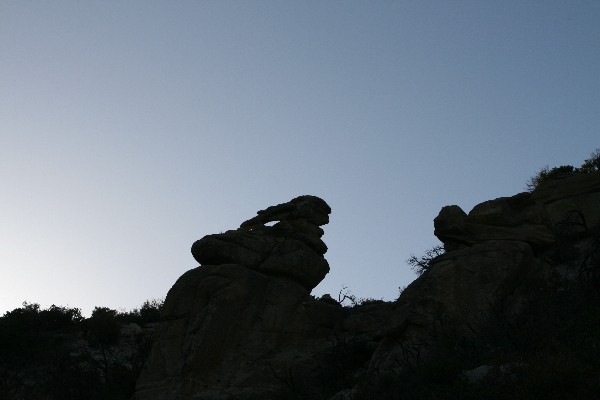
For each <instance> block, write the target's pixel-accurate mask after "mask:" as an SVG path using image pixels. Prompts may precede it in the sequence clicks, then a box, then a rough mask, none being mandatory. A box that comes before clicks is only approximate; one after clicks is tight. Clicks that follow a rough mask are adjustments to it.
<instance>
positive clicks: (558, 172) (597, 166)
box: [526, 148, 600, 192]
mask: <svg viewBox="0 0 600 400" xmlns="http://www.w3.org/2000/svg"><path fill="white" fill-rule="evenodd" d="M597 171H600V148H597V149H596V150H594V151H593V152H592V154H590V158H589V159H587V160H585V161H584V162H583V164H581V167H579V168H575V167H573V166H572V165H561V166H560V167H553V168H549V167H548V166H545V167H544V168H542V169H540V170H539V171H538V172H537V173H536V174H535V175H534V176H532V177H531V178H529V180H528V181H527V184H526V188H527V190H528V191H530V192H531V191H533V190H535V189H536V188H537V187H539V186H540V185H541V184H543V183H544V182H548V181H552V180H555V179H560V178H564V177H567V176H571V175H574V174H589V173H592V172H597Z"/></svg>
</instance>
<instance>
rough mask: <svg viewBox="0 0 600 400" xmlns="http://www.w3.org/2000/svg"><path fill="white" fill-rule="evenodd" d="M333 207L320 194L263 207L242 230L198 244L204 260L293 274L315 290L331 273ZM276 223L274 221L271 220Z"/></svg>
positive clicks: (198, 255) (195, 251) (196, 254)
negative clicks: (327, 228) (328, 241)
mask: <svg viewBox="0 0 600 400" xmlns="http://www.w3.org/2000/svg"><path fill="white" fill-rule="evenodd" d="M330 213H331V208H330V207H329V206H328V205H327V203H326V202H325V201H324V200H322V199H320V198H318V197H316V196H300V197H296V198H295V199H293V200H291V201H289V202H287V203H283V204H279V205H276V206H272V207H269V208H267V209H266V210H261V211H259V212H258V215H257V216H256V217H254V218H252V219H249V220H248V221H245V222H244V223H242V224H241V226H240V228H239V229H237V230H231V231H227V232H225V233H221V234H215V235H208V236H205V237H204V238H202V239H200V240H198V241H196V242H195V243H194V244H193V246H192V255H193V256H194V258H195V259H196V261H198V262H199V263H200V264H201V265H220V264H239V265H243V266H245V267H248V268H250V269H252V270H255V271H258V272H261V273H264V274H267V275H272V276H278V277H287V278H289V279H291V280H293V281H295V282H297V283H299V284H300V285H302V286H303V287H304V288H306V289H308V290H311V289H313V288H314V287H315V286H317V285H318V284H319V282H321V281H322V280H323V278H324V277H325V275H326V274H327V273H328V272H329V265H328V264H327V260H325V258H324V257H323V255H324V254H325V252H326V251H327V246H326V245H325V243H324V242H323V241H322V240H321V237H322V236H323V233H324V232H323V229H321V228H320V226H321V225H325V224H327V223H328V222H329V214H330ZM271 222H276V223H275V224H274V225H273V226H269V225H267V224H268V223H271Z"/></svg>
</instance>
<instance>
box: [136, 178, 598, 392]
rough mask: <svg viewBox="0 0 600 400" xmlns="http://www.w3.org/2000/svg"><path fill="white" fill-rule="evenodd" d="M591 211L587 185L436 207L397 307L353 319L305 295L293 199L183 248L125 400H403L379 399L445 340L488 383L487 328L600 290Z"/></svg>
mask: <svg viewBox="0 0 600 400" xmlns="http://www.w3.org/2000/svg"><path fill="white" fill-rule="evenodd" d="M599 204H600V173H592V174H587V175H579V176H574V177H571V178H566V179H563V180H560V181H555V182H548V183H546V184H544V185H541V186H540V187H539V188H538V189H536V190H535V191H534V192H532V193H521V194H518V195H516V196H513V197H507V198H499V199H496V200H492V201H487V202H484V203H481V204H479V205H477V206H476V207H474V208H473V210H471V212H470V213H469V214H466V213H465V212H464V211H462V210H461V209H460V208H459V207H458V206H449V207H444V208H443V209H442V210H441V212H440V214H439V215H438V217H437V218H436V219H435V221H434V225H435V234H436V236H437V237H438V238H439V239H440V240H441V241H442V242H443V243H444V246H445V250H446V253H445V254H443V255H441V256H439V257H437V258H436V259H434V260H433V262H432V263H431V264H430V266H429V268H428V269H427V270H426V271H425V273H423V275H422V276H420V277H419V278H418V279H417V280H415V281H414V282H413V283H412V284H411V285H410V286H409V287H408V288H406V289H405V290H404V291H403V293H402V295H401V296H400V298H399V299H398V300H397V301H396V302H393V303H375V304H365V305H362V306H358V307H354V308H348V307H340V306H339V304H337V303H336V301H335V300H334V299H332V298H331V296H328V295H327V296H323V299H322V300H321V299H315V298H313V297H312V296H310V294H309V293H310V289H312V288H313V287H314V286H316V285H317V284H318V283H319V282H320V281H321V279H323V277H324V276H325V274H326V273H327V272H328V270H329V267H328V265H327V262H326V261H325V259H324V258H323V254H324V253H325V251H326V249H327V248H326V246H325V244H324V243H323V242H322V241H321V239H320V238H321V236H322V235H323V231H322V230H321V228H319V226H320V225H323V224H326V223H327V222H328V214H329V212H330V209H329V207H328V206H327V204H326V203H325V202H324V201H323V200H321V199H319V198H316V197H313V196H301V197H298V198H296V199H294V200H292V201H290V202H288V203H284V204H280V205H278V206H274V207H269V208H267V209H266V210H264V211H260V212H259V213H258V215H257V216H256V217H254V218H252V219H250V220H248V221H246V222H244V223H243V224H242V225H241V227H240V228H239V229H237V230H234V231H228V232H225V233H223V234H220V235H209V236H207V237H205V238H203V239H201V240H199V241H197V242H196V243H194V245H193V248H192V253H193V255H194V258H196V260H197V261H198V262H200V263H201V264H202V266H200V267H198V268H195V269H193V270H191V271H188V272H186V273H185V274H184V275H183V276H182V277H181V278H179V280H178V281H177V282H176V283H175V285H174V286H173V288H172V289H171V290H170V291H169V294H168V296H167V299H166V302H165V305H164V308H163V311H162V313H161V323H160V324H159V326H158V328H157V331H156V334H155V341H154V345H153V348H152V351H151V354H150V357H149V359H148V361H147V363H146V366H145V369H144V371H143V372H142V375H141V376H140V379H139V380H138V384H137V391H136V397H135V398H136V399H137V400H151V399H152V400H154V399H156V400H159V399H160V400H167V399H207V400H208V399H223V400H225V399H314V400H317V399H331V400H359V399H375V398H378V399H387V398H404V397H397V396H400V395H399V394H397V393H396V394H394V395H393V396H392V395H391V393H392V392H391V390H392V389H390V388H398V387H401V385H403V384H404V383H402V382H403V381H402V379H404V378H401V377H404V376H406V375H403V374H406V373H407V371H409V372H410V371H416V370H418V368H419V365H422V364H423V363H427V360H428V359H431V358H432V357H434V355H435V354H437V353H436V351H437V350H436V349H439V348H440V346H442V345H443V343H444V340H442V338H444V337H445V336H444V335H445V333H444V332H448V331H451V337H452V338H461V340H464V341H466V342H469V343H470V342H473V343H479V344H478V346H479V347H478V348H479V349H480V350H479V351H480V353H478V356H477V357H471V358H470V357H467V356H464V357H463V356H458V355H457V357H463V358H464V359H462V360H459V361H456V363H457V365H461V366H462V368H463V369H464V370H465V371H467V372H469V371H470V370H474V371H489V370H492V368H491V367H488V366H481V367H480V364H481V363H483V362H492V361H490V360H494V357H495V356H494V354H495V353H494V352H493V351H492V350H481V349H494V348H495V347H494V346H496V347H497V346H499V345H498V343H497V342H493V340H492V339H491V337H492V336H494V335H496V334H498V333H497V332H496V331H497V330H500V329H495V328H494V329H492V328H490V327H498V326H500V327H502V326H511V327H518V326H520V325H519V324H520V322H519V321H520V319H519V318H521V317H522V315H523V313H524V312H527V310H528V309H530V308H531V301H532V298H536V296H538V297H539V296H542V293H558V292H560V291H561V290H562V291H564V290H566V289H565V288H570V287H571V286H570V285H572V283H573V282H581V279H584V278H585V279H587V280H588V281H589V280H597V281H598V282H600V207H599ZM273 221H278V222H277V223H276V224H275V225H273V226H267V225H266V224H267V223H269V222H273ZM570 293H571V292H570ZM573 293H575V296H576V295H577V293H578V292H576V291H575V292H573ZM528 307H529V308H528ZM485 332H492V333H493V334H490V335H488V334H486V333H485ZM452 349H454V350H453V351H457V350H456V347H452ZM494 351H495V350H494ZM506 354H512V353H510V352H509V351H508V350H507V352H506ZM503 357H504V359H505V358H506V357H507V356H506V355H505V356H503ZM508 361H514V362H515V364H514V365H524V364H523V363H520V364H519V363H517V361H519V360H517V359H515V360H508ZM505 362H506V360H505ZM477 363H480V364H477ZM507 365H508V364H507ZM511 365H513V364H511ZM471 375H473V374H472V373H471V374H468V373H466V375H465V376H469V377H471ZM469 379H470V378H469ZM473 379H474V378H473ZM477 379H479V375H478V378H477ZM390 382H391V383H390ZM394 385H396V386H394ZM399 385H400V386H399ZM394 393H395V392H394ZM394 396H396V397H394ZM402 396H404V394H403V395H402ZM517 397H518V396H517Z"/></svg>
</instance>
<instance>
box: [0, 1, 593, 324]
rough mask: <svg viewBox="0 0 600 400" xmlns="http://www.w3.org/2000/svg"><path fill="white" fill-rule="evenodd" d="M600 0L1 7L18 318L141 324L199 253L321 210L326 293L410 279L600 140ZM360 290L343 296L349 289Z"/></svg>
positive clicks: (5, 285) (12, 302)
mask: <svg viewBox="0 0 600 400" xmlns="http://www.w3.org/2000/svg"><path fill="white" fill-rule="evenodd" d="M598 21H600V2H598V1H583V0H582V1H578V0H573V1H552V0H543V1H526V2H524V1H521V0H519V1H510V0H503V1H458V0H457V1H445V0H444V1H442V0H440V1H427V0H420V1H384V0H381V1H333V0H331V1H321V0H319V1H310V0H307V1H271V0H264V1H227V0H220V1H184V0H182V1H177V2H172V1H146V0H144V1H141V0H139V1H133V0H132V1H110V0H109V1H84V2H82V1H62V0H58V1H52V2H50V1H34V0H31V1H16V0H14V1H12V0H11V1H8V0H0V183H1V185H2V190H1V196H0V315H1V314H3V313H4V312H6V311H9V310H12V309H14V308H17V307H19V306H21V303H22V302H23V301H28V302H37V303H40V304H41V306H42V307H48V306H50V305H51V304H56V305H63V306H70V307H79V308H81V309H82V310H83V312H84V314H87V315H89V313H90V312H91V310H92V309H93V308H94V307H95V306H106V307H111V308H115V309H127V310H129V309H132V308H134V307H139V306H140V305H141V304H142V303H143V302H144V301H145V300H147V299H153V298H163V297H165V296H166V294H167V292H168V290H169V289H170V288H171V286H172V285H173V284H174V283H175V281H176V280H177V278H178V277H179V276H181V274H183V273H184V272H185V271H187V270H189V269H191V268H195V267H196V266H197V263H196V261H195V260H194V259H193V258H192V256H191V253H190V247H191V245H192V243H193V242H194V241H196V240H198V239H200V238H201V237H203V236H205V235H208V234H212V233H220V232H223V231H226V230H229V229H235V228H237V227H238V226H239V224H240V223H241V222H243V221H245V220H247V219H249V218H251V217H253V216H254V215H255V213H256V211H258V210H261V209H264V208H266V207H268V206H270V205H274V204H278V203H282V202H286V201H289V200H290V199H292V198H294V197H296V196H299V195H303V194H311V195H316V196H319V197H321V198H323V199H324V200H326V201H327V202H328V204H329V205H330V206H331V207H332V209H333V212H332V214H331V216H330V223H329V225H326V226H324V227H323V228H324V230H325V236H324V241H325V243H326V244H327V245H328V247H329V251H328V252H327V254H326V258H327V260H328V261H329V264H330V267H331V271H330V273H329V274H328V275H327V277H326V278H325V280H324V281H323V282H322V283H321V284H320V285H319V286H317V287H316V288H315V289H314V290H313V294H314V295H317V296H320V295H322V294H324V293H330V294H331V295H332V296H333V297H337V295H338V293H339V292H340V290H345V291H347V292H350V293H351V294H354V295H355V296H357V297H365V298H377V299H380V298H382V299H384V300H394V299H395V298H397V296H398V292H399V290H398V289H399V287H403V286H406V285H408V284H409V283H410V282H411V281H412V280H414V279H415V277H416V275H415V274H414V273H413V272H412V271H411V270H410V268H409V267H408V266H407V264H406V261H405V260H406V259H407V258H408V257H409V256H410V255H411V254H416V255H419V254H422V253H423V252H424V251H425V250H427V249H428V248H430V247H432V246H433V245H435V244H437V243H439V242H438V241H437V239H436V238H435V236H434V235H433V219H434V218H435V217H436V216H437V214H438V212H439V210H440V209H441V208H442V207H443V206H445V205H451V204H457V205H459V206H460V207H461V208H463V210H465V211H466V212H468V211H469V210H470V209H471V208H472V207H473V206H474V205H476V204H478V203H480V202H483V201H485V200H489V199H493V198H497V197H501V196H511V195H514V194H516V193H518V192H522V191H524V189H525V184H526V182H527V180H528V178H529V177H531V176H532V175H534V174H535V172H536V171H538V170H539V169H540V168H541V167H543V166H545V165H550V166H558V165H562V164H572V165H580V164H581V162H583V160H584V159H585V158H587V157H588V156H589V154H590V153H591V152H592V151H593V150H594V149H595V148H597V147H600V72H599V71H600V24H599V23H598ZM343 288H347V289H343Z"/></svg>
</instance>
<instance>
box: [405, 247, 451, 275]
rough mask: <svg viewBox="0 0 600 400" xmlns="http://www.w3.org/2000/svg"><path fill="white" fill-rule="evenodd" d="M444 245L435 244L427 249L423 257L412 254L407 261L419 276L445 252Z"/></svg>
mask: <svg viewBox="0 0 600 400" xmlns="http://www.w3.org/2000/svg"><path fill="white" fill-rule="evenodd" d="M444 252H445V251H444V246H442V245H435V246H433V247H432V248H431V249H429V250H427V251H425V254H423V255H422V256H421V257H417V256H415V255H414V254H412V255H411V256H410V257H409V259H408V260H406V263H407V264H408V265H410V268H411V269H412V270H413V271H414V272H415V273H416V274H417V275H419V276H421V275H423V273H424V272H425V271H427V270H428V269H429V267H430V266H431V263H432V261H433V260H435V259H436V258H437V257H439V256H441V255H442V254H444Z"/></svg>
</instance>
